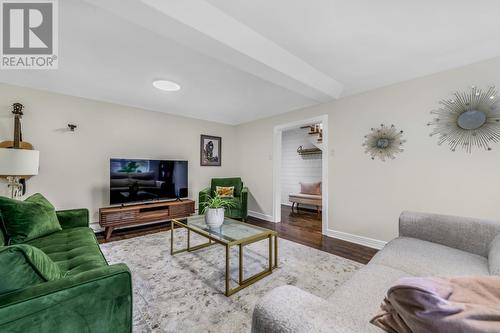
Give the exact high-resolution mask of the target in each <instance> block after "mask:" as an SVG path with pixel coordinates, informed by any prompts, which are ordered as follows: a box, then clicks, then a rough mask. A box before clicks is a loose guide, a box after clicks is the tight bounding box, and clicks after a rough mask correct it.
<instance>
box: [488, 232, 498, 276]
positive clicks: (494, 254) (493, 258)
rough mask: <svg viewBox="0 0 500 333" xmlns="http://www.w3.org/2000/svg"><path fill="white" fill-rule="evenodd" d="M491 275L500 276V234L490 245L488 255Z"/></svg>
mask: <svg viewBox="0 0 500 333" xmlns="http://www.w3.org/2000/svg"><path fill="white" fill-rule="evenodd" d="M488 263H489V265H490V274H491V275H500V234H498V235H497V236H496V237H495V238H494V239H493V241H492V242H491V244H490V252H489V254H488Z"/></svg>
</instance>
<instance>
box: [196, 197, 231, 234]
mask: <svg viewBox="0 0 500 333" xmlns="http://www.w3.org/2000/svg"><path fill="white" fill-rule="evenodd" d="M202 205H203V211H202V214H205V223H206V224H207V226H208V227H209V228H211V229H212V228H218V227H220V226H221V225H222V223H224V210H225V208H228V209H229V208H234V207H236V203H235V202H233V201H230V200H226V199H224V198H221V197H220V196H218V195H214V196H213V197H212V196H210V195H207V200H206V201H205V202H204V203H202Z"/></svg>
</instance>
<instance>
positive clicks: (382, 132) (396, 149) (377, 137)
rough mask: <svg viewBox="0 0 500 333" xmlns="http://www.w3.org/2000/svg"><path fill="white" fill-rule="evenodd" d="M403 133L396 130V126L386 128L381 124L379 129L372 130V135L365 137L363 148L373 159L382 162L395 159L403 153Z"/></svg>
mask: <svg viewBox="0 0 500 333" xmlns="http://www.w3.org/2000/svg"><path fill="white" fill-rule="evenodd" d="M402 136H403V131H399V130H397V129H396V126H394V125H391V126H386V125H384V124H381V125H380V127H378V128H372V129H371V133H370V134H368V135H365V141H364V142H363V147H365V153H367V154H369V155H370V156H371V159H372V160H374V159H375V158H379V159H380V160H382V161H385V160H386V159H387V158H388V159H394V158H395V157H396V154H398V153H400V152H402V151H403V148H402V146H403V143H405V142H406V140H403V138H402Z"/></svg>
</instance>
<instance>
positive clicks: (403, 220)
mask: <svg viewBox="0 0 500 333" xmlns="http://www.w3.org/2000/svg"><path fill="white" fill-rule="evenodd" d="M498 234H500V222H499V221H491V220H484V219H476V218H470V217H459V216H450V215H439V214H429V213H418V212H408V211H405V212H402V213H401V215H400V216H399V236H401V237H412V238H418V239H421V240H425V241H429V242H433V243H437V244H441V245H445V246H449V247H452V248H455V249H459V250H462V251H466V252H470V253H474V254H478V255H480V256H483V257H488V251H489V246H490V243H491V242H492V241H493V238H495V236H496V235H498Z"/></svg>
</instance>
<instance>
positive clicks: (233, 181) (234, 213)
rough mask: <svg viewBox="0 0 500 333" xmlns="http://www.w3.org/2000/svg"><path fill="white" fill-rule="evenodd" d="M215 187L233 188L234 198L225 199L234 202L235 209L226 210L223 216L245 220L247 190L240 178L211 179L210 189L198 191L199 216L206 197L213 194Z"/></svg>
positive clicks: (246, 213)
mask: <svg viewBox="0 0 500 333" xmlns="http://www.w3.org/2000/svg"><path fill="white" fill-rule="evenodd" d="M216 186H224V187H227V186H234V198H227V199H225V200H231V201H233V202H234V204H235V207H234V208H230V209H226V213H225V215H226V216H227V217H231V218H236V219H242V220H243V221H245V220H246V218H247V216H248V207H247V206H248V188H246V187H244V186H243V182H242V181H241V178H239V177H234V178H213V179H212V182H211V185H210V187H207V188H206V189H203V190H202V191H200V193H199V195H198V204H199V206H198V209H199V210H198V212H199V213H200V214H201V212H202V211H203V203H204V202H205V201H206V199H207V196H208V195H210V196H213V195H214V194H215V188H216Z"/></svg>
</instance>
